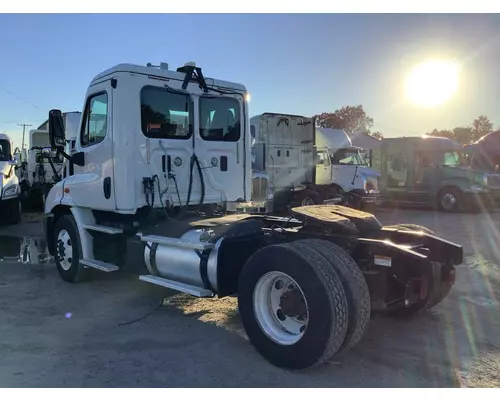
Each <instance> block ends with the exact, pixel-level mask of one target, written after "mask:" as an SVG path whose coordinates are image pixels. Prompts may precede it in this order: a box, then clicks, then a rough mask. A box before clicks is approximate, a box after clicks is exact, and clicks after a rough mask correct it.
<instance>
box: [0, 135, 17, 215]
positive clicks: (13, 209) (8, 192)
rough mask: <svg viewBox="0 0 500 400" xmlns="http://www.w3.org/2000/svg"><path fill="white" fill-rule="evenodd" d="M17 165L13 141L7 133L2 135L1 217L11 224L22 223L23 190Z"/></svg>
mask: <svg viewBox="0 0 500 400" xmlns="http://www.w3.org/2000/svg"><path fill="white" fill-rule="evenodd" d="M16 165H17V162H16V160H15V159H14V157H13V155H12V141H11V139H10V137H9V136H7V135H6V134H5V133H0V173H1V182H0V217H1V219H2V220H6V221H7V222H8V223H10V224H17V223H19V222H20V221H21V201H20V194H21V189H20V187H19V179H18V177H17V175H16Z"/></svg>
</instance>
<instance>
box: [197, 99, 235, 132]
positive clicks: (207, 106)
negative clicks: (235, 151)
mask: <svg viewBox="0 0 500 400" xmlns="http://www.w3.org/2000/svg"><path fill="white" fill-rule="evenodd" d="M200 136H201V138H202V139H204V140H210V141H218V142H237V141H238V140H239V139H240V136H241V117H240V102H239V101H238V100H237V99H235V98H233V97H208V96H204V97H201V98H200Z"/></svg>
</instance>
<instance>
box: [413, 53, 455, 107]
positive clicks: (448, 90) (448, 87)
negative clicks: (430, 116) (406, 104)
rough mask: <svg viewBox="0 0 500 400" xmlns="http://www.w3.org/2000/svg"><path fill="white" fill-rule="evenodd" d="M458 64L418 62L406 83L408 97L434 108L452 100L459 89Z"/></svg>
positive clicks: (435, 61)
mask: <svg viewBox="0 0 500 400" xmlns="http://www.w3.org/2000/svg"><path fill="white" fill-rule="evenodd" d="M458 70H459V68H458V64H457V63H455V62H453V61H447V60H427V61H424V62H422V63H421V64H418V65H417V66H416V67H415V68H414V69H413V70H412V71H411V72H410V73H409V75H408V77H407V79H406V84H405V92H406V96H407V98H408V99H409V100H410V101H411V102H412V103H413V104H415V105H417V106H420V107H427V108H433V107H437V106H440V105H441V104H443V103H445V102H446V101H448V100H450V99H451V98H452V97H453V95H454V94H455V93H456V92H457V89H458V75H459V71H458Z"/></svg>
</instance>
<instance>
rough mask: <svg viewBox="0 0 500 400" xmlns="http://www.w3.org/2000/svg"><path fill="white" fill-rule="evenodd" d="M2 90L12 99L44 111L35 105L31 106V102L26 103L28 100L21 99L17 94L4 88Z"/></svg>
mask: <svg viewBox="0 0 500 400" xmlns="http://www.w3.org/2000/svg"><path fill="white" fill-rule="evenodd" d="M2 90H3V91H4V92H5V93H7V94H10V95H11V96H12V97H14V98H16V99H17V100H19V101H22V102H23V103H26V104H28V105H30V106H32V107H35V108H38V109H39V110H42V111H46V110H45V109H44V108H42V107H39V106H37V105H36V104H33V103H32V102H31V101H28V100H25V99H23V98H21V97H19V96H18V95H17V94H15V93H12V92H11V91H10V90H7V89H5V88H2Z"/></svg>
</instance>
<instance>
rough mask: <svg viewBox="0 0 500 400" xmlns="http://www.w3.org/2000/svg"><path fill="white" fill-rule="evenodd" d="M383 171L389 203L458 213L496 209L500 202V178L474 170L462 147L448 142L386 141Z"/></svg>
mask: <svg viewBox="0 0 500 400" xmlns="http://www.w3.org/2000/svg"><path fill="white" fill-rule="evenodd" d="M381 170H382V178H381V186H382V190H383V192H384V194H385V197H386V200H387V201H388V202H389V203H409V204H422V205H432V206H436V207H437V208H439V209H441V210H443V211H458V210H462V209H469V208H477V207H482V208H483V207H487V206H493V205H494V204H495V203H496V201H497V199H498V198H500V176H499V175H496V174H488V173H485V172H484V171H480V170H476V169H473V168H471V167H470V166H469V165H467V162H466V161H465V158H464V153H463V152H462V147H461V146H460V145H459V144H458V143H456V142H454V141H453V140H451V139H448V138H440V137H433V136H423V137H402V138H391V139H384V140H383V141H382V146H381Z"/></svg>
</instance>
